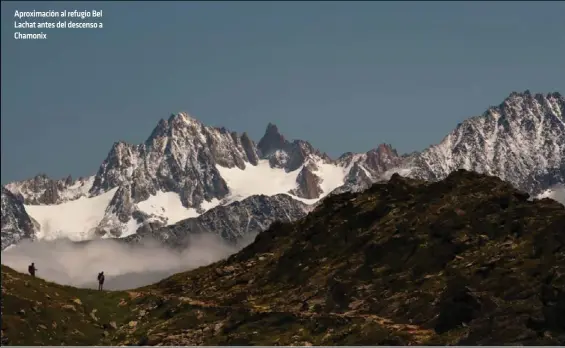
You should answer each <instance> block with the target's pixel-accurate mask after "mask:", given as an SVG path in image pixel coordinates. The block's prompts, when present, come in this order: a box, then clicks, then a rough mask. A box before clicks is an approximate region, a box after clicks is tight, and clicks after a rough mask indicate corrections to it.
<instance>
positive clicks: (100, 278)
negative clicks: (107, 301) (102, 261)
mask: <svg viewBox="0 0 565 348" xmlns="http://www.w3.org/2000/svg"><path fill="white" fill-rule="evenodd" d="M103 285H104V272H100V273H98V290H99V291H102V286H103Z"/></svg>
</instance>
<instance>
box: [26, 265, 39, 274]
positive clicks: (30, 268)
mask: <svg viewBox="0 0 565 348" xmlns="http://www.w3.org/2000/svg"><path fill="white" fill-rule="evenodd" d="M27 271H28V272H29V274H31V276H32V277H35V271H37V268H35V263H33V262H32V263H31V265H29V266H28V267H27Z"/></svg>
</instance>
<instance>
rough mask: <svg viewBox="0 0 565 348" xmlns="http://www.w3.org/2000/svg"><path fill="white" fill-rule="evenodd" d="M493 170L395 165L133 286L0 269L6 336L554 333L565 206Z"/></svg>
mask: <svg viewBox="0 0 565 348" xmlns="http://www.w3.org/2000/svg"><path fill="white" fill-rule="evenodd" d="M528 198H529V197H528V194H526V193H523V192H521V191H518V190H516V189H515V188H513V186H512V185H510V184H509V183H507V182H504V181H502V180H500V179H499V178H496V177H491V176H485V175H480V174H476V173H473V172H468V171H465V170H457V171H454V172H453V173H451V174H449V175H448V176H447V177H446V178H445V179H443V180H441V181H438V182H434V183H428V182H424V181H419V180H415V179H407V178H402V177H400V176H398V175H394V176H393V177H392V178H391V179H390V181H389V182H387V183H382V184H375V185H373V186H371V187H370V188H369V189H368V190H366V191H364V192H361V193H344V194H339V195H332V196H330V197H328V198H327V199H325V200H324V201H323V202H322V203H321V204H320V205H318V206H317V208H316V209H315V210H314V211H313V212H312V213H310V214H309V215H308V216H306V217H305V218H302V219H300V220H298V221H296V222H293V223H274V224H273V225H271V227H270V228H269V229H268V230H267V231H265V232H263V233H260V234H259V235H258V236H257V238H256V240H255V241H254V242H253V243H252V244H250V245H249V246H248V247H246V248H244V249H243V250H241V251H240V252H239V253H237V254H234V255H232V256H231V257H229V258H228V259H226V260H223V261H220V262H217V263H215V264H212V265H210V266H206V267H201V268H198V269H195V270H193V271H190V272H185V273H179V274H176V275H174V276H172V277H169V278H167V279H165V280H162V281H160V282H159V283H156V284H154V285H150V286H146V287H143V288H139V289H136V290H132V291H129V292H96V291H92V290H85V289H76V288H71V287H64V286H60V285H57V284H53V283H48V282H45V281H43V280H41V279H31V278H30V277H28V276H27V275H23V274H19V273H17V272H15V271H13V270H11V269H9V268H7V267H5V266H2V344H3V345H4V344H12V345H18V344H27V345H34V344H35V345H42V344H53V345H57V344H63V343H64V344H69V345H72V344H91V345H108V344H113V345H309V344H312V345H415V344H424V345H432V344H433V345H446V344H451V345H506V344H511V345H559V344H561V345H563V344H565V234H564V231H565V208H564V207H563V205H561V204H559V203H557V202H556V201H554V200H551V199H543V200H531V199H528Z"/></svg>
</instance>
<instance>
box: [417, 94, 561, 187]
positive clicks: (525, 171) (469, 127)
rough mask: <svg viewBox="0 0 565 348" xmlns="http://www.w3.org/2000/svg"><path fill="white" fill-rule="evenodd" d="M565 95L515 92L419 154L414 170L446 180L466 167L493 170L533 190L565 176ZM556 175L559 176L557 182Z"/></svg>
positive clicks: (427, 177)
mask: <svg viewBox="0 0 565 348" xmlns="http://www.w3.org/2000/svg"><path fill="white" fill-rule="evenodd" d="M564 110H565V98H563V97H562V96H561V95H560V94H559V93H550V94H547V95H545V96H544V95H542V94H535V95H532V94H531V93H530V92H529V91H526V92H524V93H517V92H513V93H511V94H510V96H509V97H508V98H506V99H505V100H504V101H503V102H502V103H501V104H500V105H499V106H496V107H491V108H489V109H488V110H487V111H486V112H485V113H484V114H483V115H481V116H476V117H472V118H469V119H467V120H465V121H464V122H462V123H460V124H459V125H458V126H457V127H456V128H455V130H453V131H452V132H451V133H450V134H448V135H447V136H446V137H445V138H444V139H443V141H442V142H441V143H439V144H438V145H434V146H431V147H429V148H428V149H426V150H425V151H423V152H422V153H421V154H417V155H416V156H413V158H412V161H411V163H408V165H407V166H406V167H408V168H409V169H410V171H411V174H410V175H413V176H417V177H421V178H424V179H427V180H440V179H443V178H444V177H446V176H447V175H448V174H449V173H450V172H452V171H453V170H456V169H459V168H463V169H467V170H472V171H476V172H480V173H487V174H492V175H496V176H498V177H500V178H501V179H503V180H507V181H509V182H511V183H513V184H514V185H515V186H516V187H517V188H519V189H521V190H524V191H526V192H529V193H531V194H533V195H535V194H538V193H540V192H541V191H542V190H544V189H547V187H549V186H551V185H554V184H555V183H557V182H563V180H564V179H565V120H564V116H563V111H564ZM553 181H556V182H553Z"/></svg>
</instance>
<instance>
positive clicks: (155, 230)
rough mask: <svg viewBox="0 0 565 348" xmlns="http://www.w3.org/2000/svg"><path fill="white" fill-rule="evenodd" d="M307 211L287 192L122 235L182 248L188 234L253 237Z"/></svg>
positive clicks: (231, 239) (135, 240)
mask: <svg viewBox="0 0 565 348" xmlns="http://www.w3.org/2000/svg"><path fill="white" fill-rule="evenodd" d="M307 213H308V206H307V205H306V204H303V203H300V202H298V201H296V200H294V199H292V198H291V197H290V196H288V195H284V194H280V195H276V196H270V197H269V196H263V195H261V196H252V197H249V198H247V199H244V200H243V201H240V202H234V203H232V204H230V205H227V206H218V207H215V208H212V209H210V210H208V211H207V212H205V213H204V214H202V215H200V216H199V217H196V218H190V219H186V220H183V221H181V222H179V223H177V224H175V225H172V226H166V227H161V226H159V225H150V226H146V227H145V228H144V229H142V230H140V231H139V232H138V233H137V234H136V235H132V236H130V237H127V238H125V241H126V242H128V243H138V242H141V241H143V240H146V239H152V240H159V241H161V242H163V243H164V244H165V245H168V246H172V247H174V248H181V249H182V248H185V247H187V246H188V245H187V243H189V237H190V236H192V235H196V234H205V233H212V234H216V235H219V236H220V237H222V239H224V240H226V241H229V242H231V243H237V242H239V241H240V240H242V239H249V238H253V237H254V236H255V235H256V234H257V233H259V232H262V231H264V230H265V229H267V228H268V227H269V226H270V225H271V224H272V223H273V222H275V221H284V222H290V221H295V220H297V219H300V218H302V217H304V216H306V214H307Z"/></svg>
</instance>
